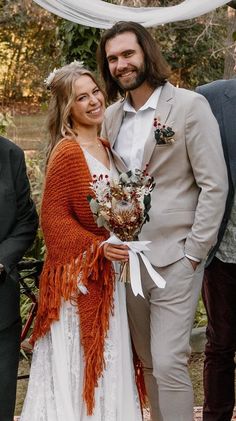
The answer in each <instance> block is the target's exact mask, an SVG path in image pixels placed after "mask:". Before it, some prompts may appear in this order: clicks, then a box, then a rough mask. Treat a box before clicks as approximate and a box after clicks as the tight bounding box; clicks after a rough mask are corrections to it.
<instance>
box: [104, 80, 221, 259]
mask: <svg viewBox="0 0 236 421" xmlns="http://www.w3.org/2000/svg"><path fill="white" fill-rule="evenodd" d="M155 115H156V117H157V118H158V120H159V121H160V123H161V124H165V125H168V126H170V127H172V129H173V130H174V132H175V135H174V139H175V142H174V143H173V144H165V145H156V141H155V139H154V132H153V122H150V134H149V137H148V139H147V141H146V144H145V149H144V154H143V165H142V166H143V169H144V168H145V166H146V164H148V173H149V174H150V175H152V176H154V178H155V182H156V186H155V189H154V191H153V193H152V203H151V205H152V207H151V210H150V213H149V215H150V222H148V223H146V224H145V225H144V226H143V228H142V232H141V234H140V236H139V239H140V240H151V242H152V243H151V245H150V251H149V252H147V253H146V255H147V256H148V258H149V260H150V261H151V263H152V264H153V265H154V266H159V267H164V266H167V265H169V264H171V263H174V262H175V261H177V260H179V259H181V258H182V257H183V256H184V254H185V253H187V254H189V255H191V256H194V257H196V258H199V259H205V258H206V257H207V255H208V253H209V251H210V249H211V248H212V247H213V245H214V244H215V243H216V240H217V233H218V229H219V226H220V223H221V220H222V216H223V213H224V209H225V201H226V197H227V192H228V178H227V170H226V165H225V160H224V156H223V150H222V146H221V139H220V133H219V127H218V124H217V121H216V119H215V117H214V116H213V114H212V111H211V109H210V106H209V104H208V102H207V101H206V99H205V98H204V97H203V96H202V95H199V94H197V93H195V92H192V91H188V90H186V89H180V88H175V87H174V86H173V85H171V84H170V83H169V82H167V83H166V84H165V85H164V87H163V88H162V92H161V96H160V99H159V101H158V106H157V110H156V114H155ZM123 116H124V112H123V102H122V101H118V102H116V103H115V104H112V105H111V106H110V107H108V109H107V110H106V114H105V119H104V124H103V129H102V136H103V137H105V138H107V139H108V140H109V141H110V143H111V148H112V152H113V155H114V160H115V164H116V166H117V168H118V169H119V170H120V171H127V170H128V169H127V168H126V166H125V164H124V162H123V161H122V160H121V158H120V157H119V156H118V155H117V154H116V152H115V150H114V144H115V141H116V138H117V135H118V133H119V129H120V126H121V124H122V119H123ZM137 142H138V139H137Z"/></svg>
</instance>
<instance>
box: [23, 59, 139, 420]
mask: <svg viewBox="0 0 236 421" xmlns="http://www.w3.org/2000/svg"><path fill="white" fill-rule="evenodd" d="M47 84H48V87H49V89H50V91H51V101H50V105H49V132H50V142H49V145H48V155H47V168H46V179H45V187H44V193H43V199H42V209H41V225H42V229H43V233H44V238H45V244H46V250H47V253H46V258H45V263H44V267H43V272H42V275H41V279H40V289H39V291H40V294H39V309H38V313H37V316H36V321H35V325H34V331H33V335H32V341H33V343H34V344H35V345H34V354H33V360H32V367H31V374H30V380H29V386H28V392H27V396H26V399H25V403H24V408H23V412H22V416H21V418H20V419H21V421H29V420H30V421H124V420H127V421H141V419H142V416H141V411H140V405H139V399H138V393H137V389H136V385H135V380H134V370H133V366H132V352H131V347H130V339H129V332H128V324H127V315H126V306H125V291H124V285H123V284H121V283H118V282H117V283H115V273H114V267H113V264H112V261H126V260H127V257H128V253H127V250H126V249H125V247H123V246H121V247H114V246H112V245H108V244H107V243H106V244H105V245H103V246H101V243H102V242H103V241H104V240H106V239H107V237H108V235H109V233H108V232H107V231H106V230H105V229H104V228H98V226H97V225H96V223H95V222H94V218H93V215H92V213H91V211H90V207H89V203H88V200H87V196H88V195H90V194H91V190H90V183H91V181H92V176H93V175H94V174H96V175H100V174H103V175H106V176H107V177H112V176H113V175H114V174H115V171H116V170H115V168H114V166H113V163H112V157H111V154H110V151H109V147H108V142H106V141H104V140H103V139H100V138H99V137H98V131H99V127H100V125H101V123H102V120H103V115H104V108H105V100H104V95H103V93H102V91H101V89H100V88H99V85H98V83H97V82H96V80H95V78H94V76H93V75H92V74H91V73H90V72H89V71H88V70H87V69H85V68H84V67H83V66H82V65H81V64H80V63H79V62H73V63H71V64H69V65H66V66H64V67H62V68H60V69H58V70H56V71H54V72H53V73H52V74H51V75H50V76H49V78H48V79H47Z"/></svg>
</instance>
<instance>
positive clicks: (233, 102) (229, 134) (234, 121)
mask: <svg viewBox="0 0 236 421" xmlns="http://www.w3.org/2000/svg"><path fill="white" fill-rule="evenodd" d="M225 99H226V101H225V102H224V104H222V114H223V121H224V130H225V142H226V139H227V142H226V144H227V150H228V156H229V166H230V172H231V177H232V181H233V184H234V188H235V186H236V148H235V133H236V118H231V116H232V109H233V108H234V109H235V110H236V96H235V95H234V97H232V93H231V92H230V91H229V90H228V89H226V91H225Z"/></svg>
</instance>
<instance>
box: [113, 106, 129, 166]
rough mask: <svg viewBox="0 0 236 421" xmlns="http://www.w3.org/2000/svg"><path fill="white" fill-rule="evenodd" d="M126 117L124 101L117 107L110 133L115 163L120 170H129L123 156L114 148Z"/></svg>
mask: <svg viewBox="0 0 236 421" xmlns="http://www.w3.org/2000/svg"><path fill="white" fill-rule="evenodd" d="M123 117H124V111H123V102H121V103H120V107H119V108H118V109H117V111H116V112H115V113H114V120H113V122H112V131H111V134H110V139H109V141H110V144H111V150H112V154H113V158H114V161H115V165H116V167H117V168H118V170H119V171H128V168H127V166H126V165H125V163H124V161H123V160H122V159H121V157H120V156H119V155H118V154H117V153H116V151H115V149H114V144H115V141H116V139H117V136H118V134H119V130H120V126H121V124H122V121H123Z"/></svg>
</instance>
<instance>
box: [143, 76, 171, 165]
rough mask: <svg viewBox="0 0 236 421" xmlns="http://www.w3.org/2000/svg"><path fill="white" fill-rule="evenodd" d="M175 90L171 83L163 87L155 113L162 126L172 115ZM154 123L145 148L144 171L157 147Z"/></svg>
mask: <svg viewBox="0 0 236 421" xmlns="http://www.w3.org/2000/svg"><path fill="white" fill-rule="evenodd" d="M173 90H174V87H173V86H172V85H171V84H170V83H169V82H167V83H166V84H165V85H164V86H163V88H162V91H161V94H160V98H159V101H158V104H157V109H156V112H155V117H156V118H157V120H158V121H159V122H160V123H161V124H162V125H163V124H165V123H166V120H167V118H168V116H169V114H170V110H171V107H172V98H173V93H174V92H173ZM153 123H154V122H152V127H151V130H150V133H149V136H148V139H147V142H146V144H145V148H144V154H143V161H142V169H144V168H145V167H146V165H148V163H149V162H150V160H151V157H152V154H153V152H154V149H155V147H156V141H155V138H154V127H153Z"/></svg>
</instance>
